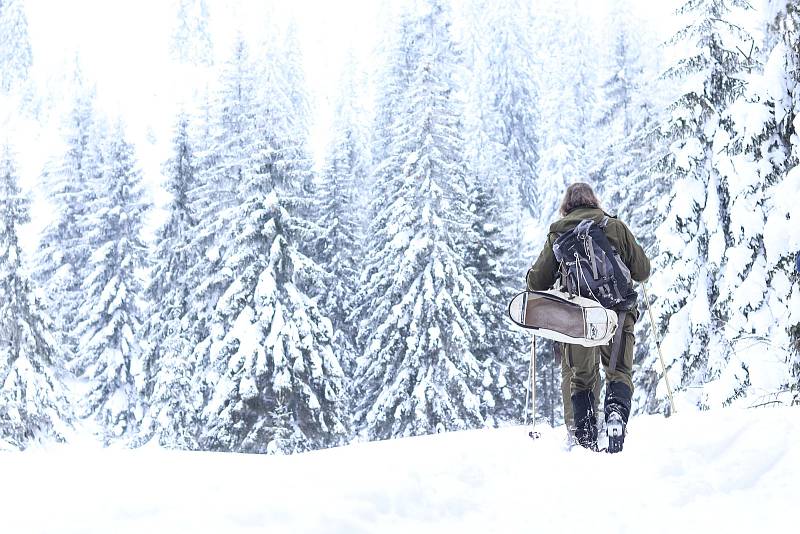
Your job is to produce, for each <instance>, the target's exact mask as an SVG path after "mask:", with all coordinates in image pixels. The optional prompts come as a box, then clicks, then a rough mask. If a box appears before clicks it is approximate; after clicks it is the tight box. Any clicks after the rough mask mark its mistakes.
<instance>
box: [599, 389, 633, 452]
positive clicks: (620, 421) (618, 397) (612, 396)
mask: <svg viewBox="0 0 800 534" xmlns="http://www.w3.org/2000/svg"><path fill="white" fill-rule="evenodd" d="M632 396H633V392H632V391H631V388H629V387H628V386H627V384H624V383H622V382H611V383H610V384H608V385H606V403H605V413H606V435H607V436H608V448H607V449H606V450H607V452H609V453H616V452H620V451H622V445H623V443H624V442H625V428H626V426H627V424H628V417H629V416H630V413H631V397H632Z"/></svg>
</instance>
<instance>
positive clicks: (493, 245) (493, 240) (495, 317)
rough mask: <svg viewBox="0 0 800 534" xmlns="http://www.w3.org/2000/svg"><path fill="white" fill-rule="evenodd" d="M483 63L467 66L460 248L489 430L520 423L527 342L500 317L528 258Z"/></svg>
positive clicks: (488, 72)
mask: <svg viewBox="0 0 800 534" xmlns="http://www.w3.org/2000/svg"><path fill="white" fill-rule="evenodd" d="M485 62H486V59H485V58H484V57H483V56H482V55H480V54H476V57H474V58H473V60H472V67H473V71H474V72H475V76H473V77H472V83H471V86H470V89H469V94H468V112H467V113H466V116H467V117H468V118H467V120H466V121H465V130H466V132H467V134H466V140H465V141H466V143H465V146H466V149H465V154H466V158H467V166H468V168H469V169H470V171H469V173H468V196H469V202H470V215H471V230H472V236H473V237H474V239H473V240H471V241H469V242H468V243H467V244H466V247H465V250H466V252H465V263H466V265H467V267H468V269H469V270H470V272H471V273H472V274H473V275H474V276H475V279H476V280H477V281H478V286H477V288H476V289H477V290H479V291H483V293H484V296H483V297H480V299H479V300H480V302H481V305H480V309H479V313H480V314H481V316H482V317H483V318H484V321H485V323H486V335H485V336H483V338H481V339H479V340H477V343H478V346H477V347H476V349H475V352H476V355H477V356H478V359H479V360H480V361H481V365H482V366H483V374H484V377H483V382H482V386H483V388H484V389H483V392H482V394H481V401H482V409H481V411H482V414H483V416H484V418H485V419H486V422H487V424H494V425H497V424H502V423H503V422H508V421H516V422H518V421H520V420H522V418H523V413H522V412H523V404H524V398H525V396H524V395H523V394H522V392H523V391H524V390H525V389H526V388H527V387H528V386H527V380H528V375H527V371H528V358H527V355H528V351H527V350H526V347H525V343H524V338H525V336H522V335H520V334H519V333H518V332H514V331H513V330H512V326H511V323H510V322H509V320H508V318H507V313H506V310H507V304H508V301H509V299H510V298H511V296H512V295H513V294H514V292H515V290H519V289H520V288H522V287H524V283H523V279H522V276H520V273H521V272H523V271H524V263H526V262H527V258H526V254H525V253H524V252H523V250H524V247H523V244H522V239H521V236H522V232H521V230H520V229H521V224H520V223H521V222H522V221H521V219H523V218H524V217H525V215H524V214H523V210H522V209H521V206H520V202H519V200H520V197H521V193H520V190H519V187H518V186H519V185H520V182H519V181H517V180H515V179H513V178H512V177H513V176H515V173H517V172H520V171H519V169H518V166H517V165H515V164H514V162H513V160H512V158H510V157H509V153H508V149H507V146H506V144H505V143H504V142H503V141H502V140H503V139H504V137H503V135H502V132H503V128H504V126H503V120H502V114H501V113H500V112H499V111H498V109H497V108H496V106H497V99H496V98H495V95H494V94H493V93H492V92H491V91H487V90H486V89H485V88H486V87H487V86H488V85H490V84H488V83H487V80H486V79H487V78H491V77H492V69H490V68H487V67H486V65H485ZM544 361H547V360H544ZM551 361H552V359H551ZM555 389H556V391H557V390H558V386H557V385H556V388H555ZM539 393H540V394H541V393H543V392H539ZM540 398H541V396H540ZM543 405H544V404H543Z"/></svg>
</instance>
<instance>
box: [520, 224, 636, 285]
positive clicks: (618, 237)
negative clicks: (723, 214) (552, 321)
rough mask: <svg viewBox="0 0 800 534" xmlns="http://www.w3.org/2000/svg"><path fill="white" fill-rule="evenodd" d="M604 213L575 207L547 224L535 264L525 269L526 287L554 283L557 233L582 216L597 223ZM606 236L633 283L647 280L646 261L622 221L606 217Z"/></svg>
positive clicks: (571, 225) (564, 230)
mask: <svg viewBox="0 0 800 534" xmlns="http://www.w3.org/2000/svg"><path fill="white" fill-rule="evenodd" d="M606 215H607V214H606V213H605V212H604V211H603V210H601V209H597V208H577V209H574V210H572V211H571V212H569V213H568V214H567V215H566V217H564V218H562V219H559V220H558V221H556V222H554V223H553V224H551V225H550V232H549V233H548V234H547V241H546V242H545V244H544V248H543V249H542V252H541V254H539V258H538V259H537V260H536V263H534V264H533V267H531V268H530V269H529V270H528V276H527V281H528V289H529V290H531V291H541V290H545V289H550V288H551V287H553V285H554V284H555V283H556V277H557V270H558V263H557V262H556V258H555V256H554V255H553V243H554V242H555V240H556V239H557V238H558V236H559V235H560V234H562V233H564V232H567V231H569V230H572V229H573V228H575V227H576V226H577V225H578V223H579V222H581V221H582V220H584V219H592V220H593V221H595V222H597V223H599V222H601V221H602V220H603V218H604V217H606ZM606 236H608V240H609V241H611V244H612V245H613V246H614V248H616V249H617V252H619V255H620V257H621V258H622V261H623V262H624V263H625V265H626V266H627V267H628V269H630V271H631V278H633V279H634V280H636V281H637V282H644V281H645V280H647V277H649V276H650V260H649V259H648V258H647V256H646V255H645V253H644V250H643V249H642V247H641V246H639V244H638V243H637V242H636V238H635V237H633V234H632V233H631V231H630V230H629V229H628V227H627V226H625V223H623V222H622V221H620V220H619V219H617V218H616V217H610V218H609V221H608V225H607V226H606Z"/></svg>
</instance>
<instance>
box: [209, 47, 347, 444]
mask: <svg viewBox="0 0 800 534" xmlns="http://www.w3.org/2000/svg"><path fill="white" fill-rule="evenodd" d="M244 51H245V48H244V46H243V43H240V45H238V46H237V55H236V57H235V58H234V61H233V62H232V63H231V64H230V66H231V68H230V69H229V70H228V74H227V75H226V81H225V82H224V86H225V87H237V86H238V87H240V88H241V89H245V88H244V87H243V86H242V84H243V83H250V81H251V80H252V81H253V86H252V88H253V89H254V90H253V91H252V92H249V93H248V92H246V90H244V91H242V90H235V91H226V92H225V93H224V94H223V95H222V99H221V101H220V107H219V109H221V110H222V111H223V112H224V113H230V112H234V114H233V115H232V116H231V115H226V114H223V115H222V116H221V117H222V120H221V126H222V127H221V128H220V129H219V143H218V145H217V147H215V150H219V154H220V155H219V157H218V162H219V163H218V165H217V168H216V169H215V170H214V172H215V173H216V176H217V177H218V178H217V180H218V184H221V185H224V186H230V187H231V188H232V189H233V190H234V191H235V196H232V197H229V198H230V200H229V201H227V204H226V205H223V206H224V209H222V210H218V212H217V214H216V215H215V217H216V221H220V220H222V221H224V225H219V223H218V222H210V223H208V222H206V221H204V222H203V225H206V224H211V225H216V226H220V227H221V230H222V232H221V234H220V235H219V238H218V239H219V241H220V242H223V243H225V244H226V245H227V246H224V247H223V246H219V247H217V248H216V249H215V253H214V255H213V260H212V261H214V262H217V263H218V268H217V269H215V270H214V271H210V272H211V274H210V280H202V281H201V282H200V287H204V288H213V289H214V292H215V293H216V291H217V290H218V291H219V293H218V294H216V295H213V294H212V295H209V296H211V297H212V300H210V301H208V302H209V303H210V304H211V307H210V308H209V311H210V314H209V315H208V317H207V319H206V321H207V323H206V325H207V326H206V329H207V332H208V335H207V336H206V338H205V339H203V340H202V341H201V343H200V344H199V345H198V349H197V351H198V352H199V354H198V358H199V359H198V361H199V362H202V365H203V366H205V368H204V369H203V371H202V373H203V374H205V375H207V376H208V380H209V384H210V385H211V388H210V391H209V395H208V402H207V404H206V406H205V409H204V412H203V420H204V429H203V432H202V435H201V446H202V447H203V448H208V449H212V450H234V451H242V452H268V453H290V452H297V451H304V450H310V449H316V448H321V447H328V446H333V445H338V444H341V443H343V442H344V441H345V440H346V438H347V437H348V418H347V411H346V404H345V396H344V387H345V384H344V373H343V371H342V369H341V366H340V365H339V361H338V359H337V356H336V354H335V353H334V351H333V349H332V340H333V338H334V331H333V327H332V324H331V322H330V320H328V319H327V318H326V317H324V315H323V314H322V313H321V311H320V309H319V307H318V305H317V304H316V302H315V299H313V298H311V296H310V295H309V294H308V291H309V288H314V286H315V284H317V283H318V282H319V281H320V280H323V279H325V278H326V274H325V273H324V271H323V270H322V269H321V268H320V267H319V266H318V265H317V264H316V263H315V262H314V261H313V260H312V259H310V258H309V257H308V256H306V255H304V254H303V253H302V251H300V250H299V247H298V245H299V243H300V240H301V239H304V238H305V237H306V233H307V231H308V229H309V228H310V227H311V226H313V225H311V224H310V223H309V221H307V220H305V219H303V215H305V214H306V213H307V210H306V206H305V203H306V201H305V200H304V198H303V195H305V194H306V192H305V185H306V181H305V177H306V176H307V173H308V158H307V157H305V156H304V153H305V140H304V139H298V136H297V132H296V131H295V130H294V126H296V125H297V124H298V122H297V121H298V120H299V119H298V117H297V116H296V115H295V114H294V112H296V111H297V110H298V101H297V99H296V98H295V97H296V93H295V91H297V88H296V87H289V86H288V85H286V80H288V79H291V77H290V76H289V75H288V73H287V72H285V69H286V68H287V66H288V65H289V64H291V63H290V62H283V61H282V60H281V58H282V54H281V53H280V50H273V51H271V53H270V55H269V56H268V61H267V62H266V64H264V65H263V66H262V68H263V73H264V74H263V78H262V79H261V80H260V81H261V82H263V83H262V84H260V85H256V84H255V80H254V78H252V75H251V73H252V72H253V70H250V69H249V68H248V67H249V66H250V65H249V60H248V59H247V56H246V54H245V53H244ZM257 72H258V71H257ZM243 97H247V98H249V100H248V101H244V100H242V98H243ZM227 117H230V118H227ZM301 123H302V121H301ZM300 131H305V130H300ZM301 141H302V142H301ZM218 205H219V204H218ZM209 216H210V217H211V216H214V215H212V214H209ZM203 225H201V227H202V226H203ZM206 256H208V254H207V255H206Z"/></svg>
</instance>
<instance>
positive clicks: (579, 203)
mask: <svg viewBox="0 0 800 534" xmlns="http://www.w3.org/2000/svg"><path fill="white" fill-rule="evenodd" d="M577 208H600V201H599V200H598V199H597V195H595V194H594V190H593V189H592V186H590V185H589V184H587V183H584V182H575V183H574V184H572V185H570V186H569V187H567V192H566V193H564V200H562V201H561V207H560V208H559V210H558V211H559V212H560V213H561V216H562V217H564V216H566V215H567V214H568V213H569V212H571V211H572V210H574V209H577Z"/></svg>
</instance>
